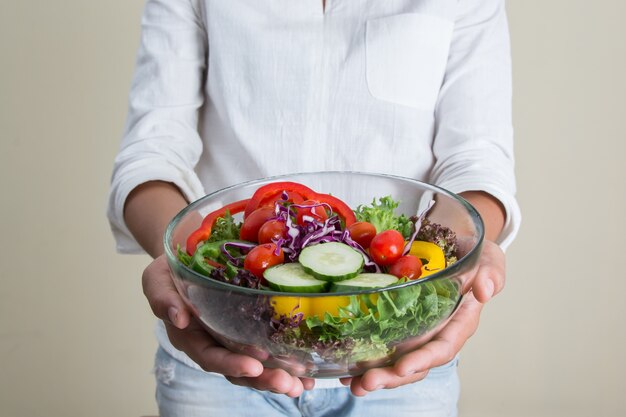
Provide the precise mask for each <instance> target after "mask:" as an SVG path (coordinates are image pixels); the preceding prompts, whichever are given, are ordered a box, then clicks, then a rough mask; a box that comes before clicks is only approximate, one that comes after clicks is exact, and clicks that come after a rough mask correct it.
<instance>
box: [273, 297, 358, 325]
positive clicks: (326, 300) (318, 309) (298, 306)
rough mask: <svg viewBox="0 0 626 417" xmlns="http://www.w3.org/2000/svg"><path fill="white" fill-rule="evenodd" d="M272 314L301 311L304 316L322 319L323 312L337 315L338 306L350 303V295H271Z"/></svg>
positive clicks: (292, 313) (290, 314)
mask: <svg viewBox="0 0 626 417" xmlns="http://www.w3.org/2000/svg"><path fill="white" fill-rule="evenodd" d="M271 303H272V306H273V307H274V316H275V317H280V316H281V315H285V316H287V317H289V316H293V315H295V314H298V313H302V314H303V315H304V318H307V317H312V316H317V317H318V318H319V319H320V320H324V314H325V313H327V312H328V313H329V314H330V315H331V316H339V308H340V307H345V306H347V305H349V304H350V297H348V296H345V295H338V296H330V297H272V301H271Z"/></svg>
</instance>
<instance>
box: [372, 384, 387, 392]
mask: <svg viewBox="0 0 626 417" xmlns="http://www.w3.org/2000/svg"><path fill="white" fill-rule="evenodd" d="M383 388H385V386H384V385H377V386H376V388H374V391H378V390H379V389H383Z"/></svg>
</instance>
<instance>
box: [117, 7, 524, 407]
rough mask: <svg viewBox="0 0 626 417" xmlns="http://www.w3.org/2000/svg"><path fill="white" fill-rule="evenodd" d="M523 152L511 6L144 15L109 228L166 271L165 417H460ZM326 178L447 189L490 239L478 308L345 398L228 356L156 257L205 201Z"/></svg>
mask: <svg viewBox="0 0 626 417" xmlns="http://www.w3.org/2000/svg"><path fill="white" fill-rule="evenodd" d="M512 136H513V135H512V120H511V60H510V41H509V35H508V26H507V19H506V13H505V5H504V1H503V0H474V1H467V0H461V1H458V0H421V1H414V0H398V1H395V2H382V1H381V2H372V1H365V0H350V1H346V0H327V1H325V2H324V1H322V0H311V1H291V0H274V1H264V2H260V1H258V0H229V1H217V0H148V1H147V3H146V5H145V10H144V14H143V19H142V37H141V44H140V48H139V52H138V58H137V63H136V71H135V75H134V79H133V83H132V86H131V90H130V98H129V112H128V119H127V124H126V128H125V134H124V138H123V140H122V144H121V147H120V150H119V153H118V155H117V157H116V159H115V163H114V169H113V174H112V181H111V190H110V198H109V207H108V217H109V219H110V223H111V228H112V231H113V234H114V236H115V238H116V242H117V249H118V250H119V251H120V252H123V253H143V252H147V253H148V254H150V255H151V256H152V257H154V261H153V262H152V263H151V264H150V265H149V266H148V267H147V268H146V269H145V271H144V274H143V288H144V293H145V295H146V297H147V299H148V301H149V303H150V306H151V308H152V310H153V312H154V314H155V315H156V316H157V317H158V318H159V319H161V320H159V321H158V324H157V328H156V336H157V339H158V342H159V351H158V353H157V356H156V362H155V374H156V380H157V402H158V404H159V410H160V413H161V415H162V416H183V415H185V416H191V415H231V416H239V415H241V416H248V415H300V414H301V413H302V414H305V415H337V416H339V415H361V413H363V410H364V409H367V410H368V411H367V412H368V413H370V414H372V413H373V415H378V414H382V413H383V412H389V411H392V412H393V413H394V414H396V415H411V416H417V415H428V416H431V417H432V416H438V415H442V416H443V415H445V416H448V415H456V413H457V411H456V410H457V405H456V404H457V400H458V396H459V383H458V376H457V373H456V363H457V361H458V356H457V354H458V352H459V350H460V349H461V347H462V346H463V344H464V343H465V342H466V340H467V339H468V338H469V337H470V336H471V335H472V334H473V333H474V331H475V330H476V328H477V326H478V322H479V317H480V313H481V310H482V306H483V304H484V303H485V302H487V301H488V300H489V299H490V298H491V297H493V296H494V295H495V294H497V293H498V292H500V291H501V290H502V288H503V286H504V276H505V255H504V252H503V250H504V249H506V247H507V246H508V245H509V244H510V243H511V241H512V240H513V238H514V237H515V235H516V233H517V230H518V228H519V224H520V213H519V207H518V205H517V203H516V200H515V177H514V158H513V139H512ZM325 170H351V171H365V172H380V173H388V174H395V175H400V176H404V177H411V178H415V179H418V180H423V181H426V182H431V183H434V184H437V185H439V186H441V187H443V188H446V189H448V190H450V191H453V192H457V193H460V194H461V195H463V196H464V197H465V198H466V199H467V200H468V201H470V202H471V203H472V204H473V205H474V206H475V207H476V208H477V209H478V211H479V212H480V213H481V215H482V217H483V219H484V221H485V225H486V241H485V245H484V250H483V252H482V255H481V258H480V261H479V267H478V269H477V272H476V275H475V276H474V277H473V281H472V282H473V284H472V291H471V292H470V293H468V296H467V299H466V302H465V303H463V304H462V307H461V308H460V310H459V311H458V313H457V314H456V315H455V316H454V318H453V319H452V320H451V321H450V322H449V323H448V324H447V325H446V326H445V327H444V328H443V330H442V331H441V332H439V333H438V334H437V335H436V336H435V338H434V339H433V340H432V341H430V342H429V343H427V344H426V345H424V346H423V347H421V348H420V349H418V350H416V351H414V352H410V353H408V354H406V355H405V356H403V357H402V358H400V359H399V360H398V362H397V363H396V364H394V365H393V366H389V367H383V368H377V369H372V370H369V371H367V372H366V373H365V374H363V375H362V376H357V377H353V378H345V379H342V380H340V381H337V380H330V381H329V380H317V381H315V380H313V379H310V378H297V377H294V376H291V375H289V374H288V373H287V372H285V371H283V370H279V369H266V368H264V367H263V365H262V363H260V362H259V361H257V360H256V359H254V358H251V357H248V356H245V355H241V354H235V353H232V352H230V351H228V350H227V349H225V348H223V347H221V346H220V345H219V344H218V343H217V342H216V341H215V340H213V339H212V338H211V337H210V335H209V334H207V333H206V332H205V331H204V330H202V328H201V327H200V326H199V324H198V323H197V322H196V320H195V319H194V318H193V316H192V315H191V313H190V311H189V309H188V308H187V307H186V306H185V304H184V302H183V300H182V299H181V298H180V296H179V295H178V293H177V291H176V289H175V287H174V285H173V283H172V281H171V278H170V273H169V269H168V266H167V263H166V261H165V259H164V256H163V251H164V249H163V244H162V236H163V232H164V230H165V228H166V225H167V224H168V222H169V221H170V220H171V219H172V217H173V216H174V215H175V214H176V213H178V212H179V211H180V210H181V209H182V208H184V207H185V206H186V205H187V204H188V203H190V202H192V201H194V200H196V199H198V198H200V197H202V196H204V195H205V194H207V193H208V192H212V191H215V190H217V189H220V188H223V187H226V186H230V185H234V184H237V183H240V182H242V181H246V180H251V179H255V178H262V177H267V176H273V175H278V174H285V173H295V172H316V171H325ZM388 406H390V407H391V408H390V409H389V410H387V409H386V408H385V410H386V411H382V410H383V408H384V407H388Z"/></svg>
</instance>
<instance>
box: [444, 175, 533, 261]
mask: <svg viewBox="0 0 626 417" xmlns="http://www.w3.org/2000/svg"><path fill="white" fill-rule="evenodd" d="M485 178H488V176H483V175H475V176H465V177H463V178H458V179H450V180H445V181H442V182H441V183H438V184H437V185H438V186H439V187H441V188H444V189H446V190H448V191H451V192H453V193H455V194H459V193H462V192H465V191H483V192H485V193H487V194H490V195H491V196H493V197H494V198H496V199H497V200H498V201H500V203H502V205H503V206H504V210H505V212H506V219H505V222H504V227H503V229H502V232H500V235H499V236H498V238H497V239H496V243H497V244H498V245H499V246H500V248H501V249H502V250H503V251H506V249H507V248H508V247H509V245H510V244H511V243H512V242H513V240H514V239H515V236H517V233H518V231H519V228H520V224H521V221H522V214H521V211H520V208H519V204H518V203H517V200H516V199H515V197H514V196H513V195H512V194H511V193H510V192H507V191H506V190H504V189H503V188H502V187H501V186H499V185H498V184H495V183H490V182H485Z"/></svg>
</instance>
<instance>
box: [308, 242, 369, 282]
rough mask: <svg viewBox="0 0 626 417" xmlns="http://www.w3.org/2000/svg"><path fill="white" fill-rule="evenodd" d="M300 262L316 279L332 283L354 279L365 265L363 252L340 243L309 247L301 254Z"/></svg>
mask: <svg viewBox="0 0 626 417" xmlns="http://www.w3.org/2000/svg"><path fill="white" fill-rule="evenodd" d="M298 261H299V262H300V264H302V266H303V267H304V270H305V271H306V272H308V273H309V274H312V275H313V276H315V278H317V279H321V280H324V281H330V282H334V281H343V280H344V279H350V278H354V277H355V276H357V275H358V274H359V273H360V272H361V270H362V269H363V263H364V260H363V255H362V254H361V252H359V251H357V250H355V249H352V248H351V247H350V246H348V245H346V244H344V243H339V242H329V243H318V244H317V245H314V246H307V247H306V248H304V249H302V252H300V257H299V258H298Z"/></svg>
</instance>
